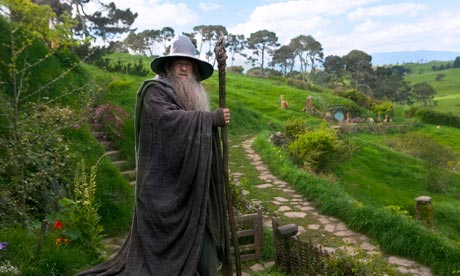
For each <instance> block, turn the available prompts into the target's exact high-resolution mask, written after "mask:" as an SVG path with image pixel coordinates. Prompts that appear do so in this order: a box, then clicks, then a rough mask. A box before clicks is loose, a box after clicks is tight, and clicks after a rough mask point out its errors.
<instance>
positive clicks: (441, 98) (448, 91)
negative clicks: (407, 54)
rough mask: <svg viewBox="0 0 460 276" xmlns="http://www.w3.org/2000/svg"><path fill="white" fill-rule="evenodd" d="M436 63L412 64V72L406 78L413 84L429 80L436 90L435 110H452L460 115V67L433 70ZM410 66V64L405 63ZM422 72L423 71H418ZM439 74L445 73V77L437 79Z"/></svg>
mask: <svg viewBox="0 0 460 276" xmlns="http://www.w3.org/2000/svg"><path fill="white" fill-rule="evenodd" d="M434 64H436V63H435V62H433V63H431V62H430V63H429V64H425V65H418V66H412V68H413V69H412V71H413V73H412V74H409V75H408V76H406V78H405V79H406V80H407V81H409V82H410V83H411V84H415V83H420V82H428V83H429V84H431V85H432V86H433V87H434V89H435V90H436V92H437V94H436V96H435V99H434V100H435V101H436V102H437V106H436V107H435V110H437V111H440V112H452V114H454V115H457V116H459V115H460V90H459V89H458V87H460V77H459V76H460V68H455V69H449V70H443V71H431V66H432V65H434ZM404 67H409V68H411V66H409V65H404ZM418 72H421V73H418ZM438 74H445V77H444V78H443V79H442V80H441V81H436V80H435V78H436V76H437V75H438Z"/></svg>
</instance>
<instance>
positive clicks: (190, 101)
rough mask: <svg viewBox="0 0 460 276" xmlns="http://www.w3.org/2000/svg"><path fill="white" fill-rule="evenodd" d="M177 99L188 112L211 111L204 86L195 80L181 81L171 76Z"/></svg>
mask: <svg viewBox="0 0 460 276" xmlns="http://www.w3.org/2000/svg"><path fill="white" fill-rule="evenodd" d="M169 75H170V76H169V78H170V79H171V83H172V86H173V87H174V89H175V91H176V94H177V98H178V100H179V102H180V103H182V104H183V105H184V107H185V109H186V110H195V111H209V99H208V95H207V94H206V91H205V90H204V87H203V85H202V84H201V83H200V82H198V81H196V80H195V79H194V78H189V79H187V80H184V79H179V78H176V77H175V76H173V74H169Z"/></svg>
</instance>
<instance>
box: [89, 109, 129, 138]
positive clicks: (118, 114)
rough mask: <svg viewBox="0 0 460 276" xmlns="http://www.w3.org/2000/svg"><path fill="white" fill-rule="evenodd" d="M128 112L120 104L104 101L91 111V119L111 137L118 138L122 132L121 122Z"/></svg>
mask: <svg viewBox="0 0 460 276" xmlns="http://www.w3.org/2000/svg"><path fill="white" fill-rule="evenodd" d="M128 117H129V114H128V113H127V112H126V111H125V110H124V109H123V108H122V107H120V106H116V105H112V104H110V103H104V104H101V105H99V106H97V107H96V108H94V111H93V117H92V121H93V123H94V124H96V125H97V126H98V127H100V128H102V130H103V131H104V132H105V133H107V134H108V135H109V136H110V137H112V138H118V137H120V136H121V135H122V133H123V131H122V130H123V122H124V120H126V119H127V118H128Z"/></svg>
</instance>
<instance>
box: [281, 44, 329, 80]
mask: <svg viewBox="0 0 460 276" xmlns="http://www.w3.org/2000/svg"><path fill="white" fill-rule="evenodd" d="M289 45H290V46H291V47H292V48H293V49H294V51H295V54H296V56H297V57H298V58H299V61H300V72H301V73H302V78H303V79H304V80H305V75H306V72H307V65H308V62H310V68H311V72H313V73H314V70H315V67H316V62H322V59H323V56H324V54H323V47H322V46H321V43H319V42H318V41H317V40H316V39H314V38H313V37H312V36H311V35H299V36H297V37H295V38H293V39H291V42H290V43H289Z"/></svg>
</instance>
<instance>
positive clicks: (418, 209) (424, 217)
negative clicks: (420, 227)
mask: <svg viewBox="0 0 460 276" xmlns="http://www.w3.org/2000/svg"><path fill="white" fill-rule="evenodd" d="M415 201H416V202H417V205H416V206H415V217H416V218H417V220H418V221H420V222H422V223H423V224H425V225H426V226H428V227H430V226H432V225H433V206H432V205H431V197H429V196H419V197H417V198H416V199H415Z"/></svg>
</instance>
